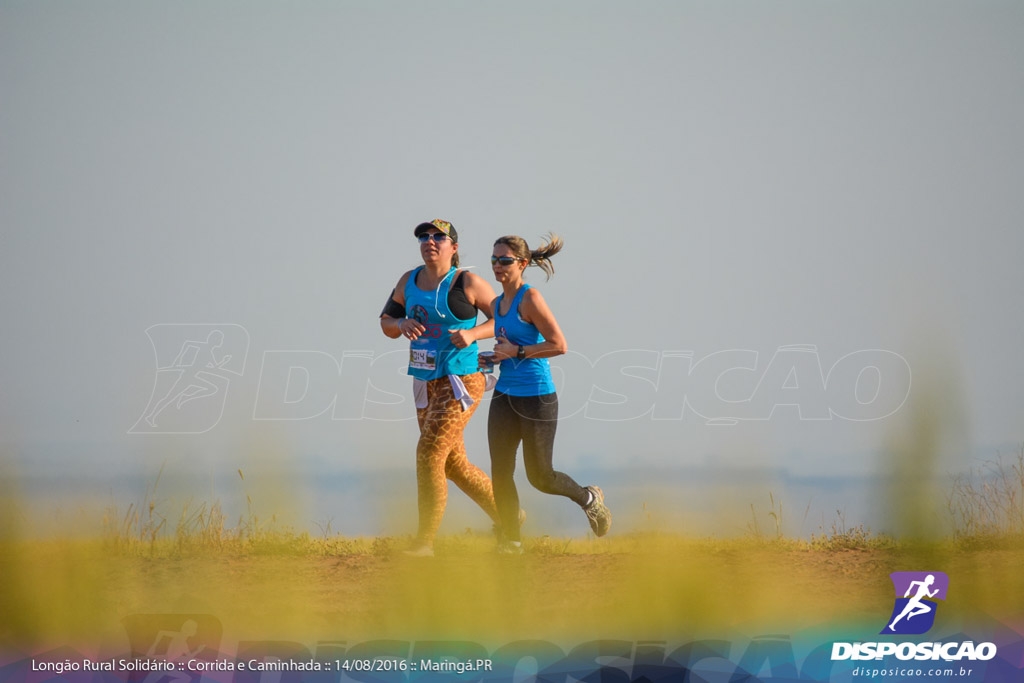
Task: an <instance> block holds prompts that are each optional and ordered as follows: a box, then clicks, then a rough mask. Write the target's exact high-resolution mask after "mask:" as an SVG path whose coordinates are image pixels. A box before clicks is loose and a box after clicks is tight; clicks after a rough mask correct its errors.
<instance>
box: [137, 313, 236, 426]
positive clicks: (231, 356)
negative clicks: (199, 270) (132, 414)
mask: <svg viewBox="0 0 1024 683" xmlns="http://www.w3.org/2000/svg"><path fill="white" fill-rule="evenodd" d="M146 335H147V336H148V337H149V341H150V343H151V344H152V345H153V352H154V355H155V356H156V378H155V380H154V382H153V393H152V395H151V396H150V398H149V401H148V402H147V404H146V409H145V410H144V411H143V412H142V416H141V417H139V419H138V420H137V421H136V423H135V424H134V425H133V426H132V428H131V429H129V430H128V433H129V434H201V433H203V432H207V431H209V430H210V429H212V428H213V427H214V426H215V425H216V424H217V423H218V422H219V421H220V418H221V416H222V415H223V414H224V405H225V403H226V402H227V390H228V385H229V384H230V381H231V377H232V376H236V377H240V376H241V375H242V372H243V371H244V370H245V357H246V354H247V353H248V352H249V333H248V332H247V331H246V330H245V328H243V327H241V326H240V325H153V326H152V327H150V328H149V329H147V330H146Z"/></svg>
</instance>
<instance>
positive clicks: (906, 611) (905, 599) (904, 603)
mask: <svg viewBox="0 0 1024 683" xmlns="http://www.w3.org/2000/svg"><path fill="white" fill-rule="evenodd" d="M889 578H891V579H892V583H893V587H894V588H895V589H896V604H895V606H894V607H893V610H892V616H890V617H889V623H888V625H887V626H886V627H885V628H884V629H882V631H881V633H882V634H892V633H897V634H901V635H920V634H922V633H926V632H927V631H928V630H929V629H930V628H931V627H932V625H933V624H934V623H935V610H936V608H937V607H938V603H936V602H935V599H938V600H945V599H946V591H947V590H949V577H948V576H946V575H945V574H944V573H942V572H893V573H892V574H890V575H889ZM900 596H902V597H900Z"/></svg>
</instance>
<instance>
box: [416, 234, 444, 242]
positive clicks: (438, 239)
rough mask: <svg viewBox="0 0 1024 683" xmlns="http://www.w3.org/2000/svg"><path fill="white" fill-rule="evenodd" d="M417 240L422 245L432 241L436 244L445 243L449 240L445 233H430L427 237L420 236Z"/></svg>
mask: <svg viewBox="0 0 1024 683" xmlns="http://www.w3.org/2000/svg"><path fill="white" fill-rule="evenodd" d="M416 239H418V240H419V241H420V244H426V243H427V242H429V241H430V240H434V241H435V242H444V241H445V240H446V239H448V235H446V234H444V233H443V232H430V233H427V234H425V235H420V236H419V237H417V238H416Z"/></svg>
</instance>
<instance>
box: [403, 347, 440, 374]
mask: <svg viewBox="0 0 1024 683" xmlns="http://www.w3.org/2000/svg"><path fill="white" fill-rule="evenodd" d="M409 367H410V368H414V369H416V370H434V369H435V368H436V367H437V351H435V350H433V349H409Z"/></svg>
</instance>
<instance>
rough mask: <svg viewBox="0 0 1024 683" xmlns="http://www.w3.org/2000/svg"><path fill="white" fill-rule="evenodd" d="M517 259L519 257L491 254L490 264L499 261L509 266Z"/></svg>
mask: <svg viewBox="0 0 1024 683" xmlns="http://www.w3.org/2000/svg"><path fill="white" fill-rule="evenodd" d="M519 260H520V259H517V258H516V257H514V256H492V257H491V265H492V266H493V265H495V264H497V263H500V264H501V265H503V266H511V265H512V264H513V263H515V262H516V261H519Z"/></svg>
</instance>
